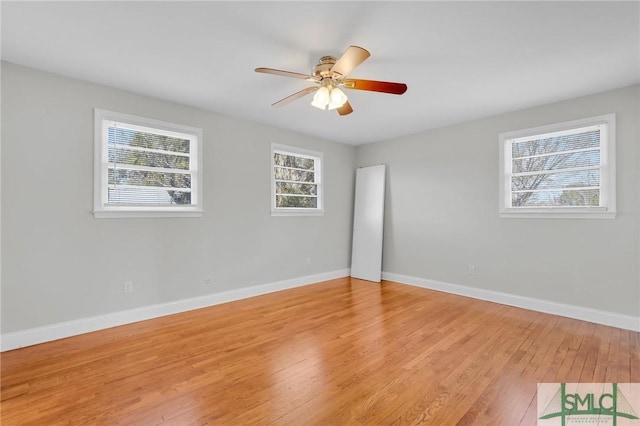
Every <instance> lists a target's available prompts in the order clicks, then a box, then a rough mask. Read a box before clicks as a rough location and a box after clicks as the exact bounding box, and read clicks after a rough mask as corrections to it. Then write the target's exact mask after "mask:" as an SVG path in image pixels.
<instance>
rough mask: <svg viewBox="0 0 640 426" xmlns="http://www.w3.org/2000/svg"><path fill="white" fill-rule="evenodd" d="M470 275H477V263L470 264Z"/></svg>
mask: <svg viewBox="0 0 640 426" xmlns="http://www.w3.org/2000/svg"><path fill="white" fill-rule="evenodd" d="M468 271H469V275H475V274H476V267H475V265H469V270H468Z"/></svg>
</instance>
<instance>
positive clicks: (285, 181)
mask: <svg viewBox="0 0 640 426" xmlns="http://www.w3.org/2000/svg"><path fill="white" fill-rule="evenodd" d="M322 193H323V191H322V153H319V152H314V151H307V150H303V149H300V148H294V147H290V146H283V145H276V144H272V145H271V214H272V215H321V214H322V213H323V200H322Z"/></svg>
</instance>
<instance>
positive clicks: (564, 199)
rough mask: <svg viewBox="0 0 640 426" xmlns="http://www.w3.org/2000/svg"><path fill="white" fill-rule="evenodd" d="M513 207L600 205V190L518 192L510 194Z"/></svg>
mask: <svg viewBox="0 0 640 426" xmlns="http://www.w3.org/2000/svg"><path fill="white" fill-rule="evenodd" d="M511 203H512V205H513V206H514V207H562V206H565V207H570V206H582V207H584V206H592V207H597V206H599V205H600V190H598V189H577V190H570V189H566V190H559V191H542V192H518V193H514V194H512V196H511Z"/></svg>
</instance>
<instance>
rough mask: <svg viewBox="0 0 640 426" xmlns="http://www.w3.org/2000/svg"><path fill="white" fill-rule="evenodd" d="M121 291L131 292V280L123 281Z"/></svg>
mask: <svg viewBox="0 0 640 426" xmlns="http://www.w3.org/2000/svg"><path fill="white" fill-rule="evenodd" d="M122 291H124V292H125V293H133V281H125V282H124V286H123V287H122Z"/></svg>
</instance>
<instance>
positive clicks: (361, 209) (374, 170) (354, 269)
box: [351, 164, 385, 282]
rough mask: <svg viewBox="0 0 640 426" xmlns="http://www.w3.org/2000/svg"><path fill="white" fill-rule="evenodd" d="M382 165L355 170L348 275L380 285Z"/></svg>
mask: <svg viewBox="0 0 640 426" xmlns="http://www.w3.org/2000/svg"><path fill="white" fill-rule="evenodd" d="M384 179H385V165H384V164H381V165H378V166H370V167H361V168H359V169H358V170H357V171H356V197H355V205H354V209H353V248H352V251H351V276H352V277H353V278H360V279H363V280H368V281H374V282H380V280H381V278H382V231H383V225H384Z"/></svg>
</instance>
